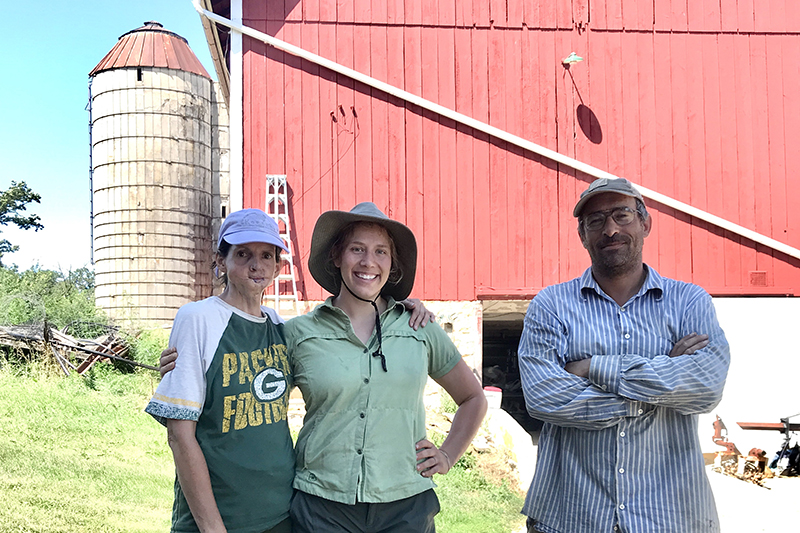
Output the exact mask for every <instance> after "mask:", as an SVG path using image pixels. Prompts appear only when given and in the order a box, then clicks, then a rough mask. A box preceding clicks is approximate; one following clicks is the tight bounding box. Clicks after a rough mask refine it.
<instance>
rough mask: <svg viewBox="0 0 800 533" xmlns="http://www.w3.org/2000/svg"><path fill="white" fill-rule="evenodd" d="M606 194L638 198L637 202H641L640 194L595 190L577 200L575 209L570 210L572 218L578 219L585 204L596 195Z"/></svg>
mask: <svg viewBox="0 0 800 533" xmlns="http://www.w3.org/2000/svg"><path fill="white" fill-rule="evenodd" d="M606 193H610V194H619V195H621V196H628V197H630V198H638V199H639V200H642V196H641V194H631V193H630V192H627V191H619V190H614V189H597V190H596V191H592V192H590V193H589V194H587V195H586V196H584V197H583V198H581V199H580V200H578V203H577V204H575V208H574V209H573V210H572V216H574V217H579V216H580V214H581V211H583V207H584V206H585V205H586V203H587V202H588V201H589V200H591V199H592V198H594V197H595V196H597V195H598V194H606ZM642 201H643V200H642Z"/></svg>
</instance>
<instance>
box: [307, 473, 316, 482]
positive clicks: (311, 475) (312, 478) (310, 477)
mask: <svg viewBox="0 0 800 533" xmlns="http://www.w3.org/2000/svg"><path fill="white" fill-rule="evenodd" d="M308 479H310V480H312V481H313V480H315V479H317V476H315V475H314V474H309V475H308Z"/></svg>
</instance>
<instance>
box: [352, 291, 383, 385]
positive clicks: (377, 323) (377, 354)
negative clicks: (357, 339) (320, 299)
mask: <svg viewBox="0 0 800 533" xmlns="http://www.w3.org/2000/svg"><path fill="white" fill-rule="evenodd" d="M342 285H344V288H345V289H347V292H349V293H350V294H352V295H353V296H354V297H355V298H356V299H358V300H361V301H362V302H368V303H371V304H372V307H373V308H374V309H375V333H376V334H377V336H378V349H377V350H375V351H374V352H372V357H380V358H381V368H383V371H384V372H388V370H386V356H385V355H383V337H382V335H381V315H380V312H378V304H376V303H375V302H376V301H378V298H380V297H381V295H380V294H378V295H377V296H376V297H375V300H367V299H365V298H362V297H360V296H358V295H357V294H356V293H354V292H353V291H351V290H350V287H348V286H347V283H345V282H344V280H342Z"/></svg>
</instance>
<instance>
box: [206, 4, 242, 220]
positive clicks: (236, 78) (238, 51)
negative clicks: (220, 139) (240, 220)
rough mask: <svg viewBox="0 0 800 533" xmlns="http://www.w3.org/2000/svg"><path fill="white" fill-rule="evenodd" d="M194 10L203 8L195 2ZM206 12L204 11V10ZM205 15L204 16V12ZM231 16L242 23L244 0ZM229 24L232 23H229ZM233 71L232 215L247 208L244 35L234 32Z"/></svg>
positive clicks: (234, 7)
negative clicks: (245, 195) (245, 188)
mask: <svg viewBox="0 0 800 533" xmlns="http://www.w3.org/2000/svg"><path fill="white" fill-rule="evenodd" d="M194 7H195V8H196V9H197V8H198V7H200V5H199V3H198V1H197V0H194ZM204 11H205V10H204ZM201 16H202V13H201ZM231 17H232V18H233V20H235V21H236V23H237V25H241V23H242V0H232V2H231ZM229 22H230V21H229ZM230 57H231V66H230V69H231V72H230V75H231V77H230V79H231V83H230V87H229V92H230V98H229V101H230V107H229V111H230V130H229V131H230V133H229V135H230V143H231V146H230V165H231V170H230V178H229V180H230V191H229V193H228V194H229V195H230V196H229V200H228V209H229V210H230V212H231V213H232V212H234V211H239V210H240V209H242V208H243V207H244V131H243V127H244V120H243V117H244V111H243V108H242V106H243V105H244V100H243V97H244V94H243V91H242V85H243V82H242V80H243V79H244V78H243V71H244V67H243V62H242V34H241V33H238V32H232V33H231V56H230Z"/></svg>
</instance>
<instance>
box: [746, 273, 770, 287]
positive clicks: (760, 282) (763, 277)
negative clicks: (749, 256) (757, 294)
mask: <svg viewBox="0 0 800 533" xmlns="http://www.w3.org/2000/svg"><path fill="white" fill-rule="evenodd" d="M750 285H751V286H752V287H766V286H767V273H766V271H764V270H751V271H750Z"/></svg>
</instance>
